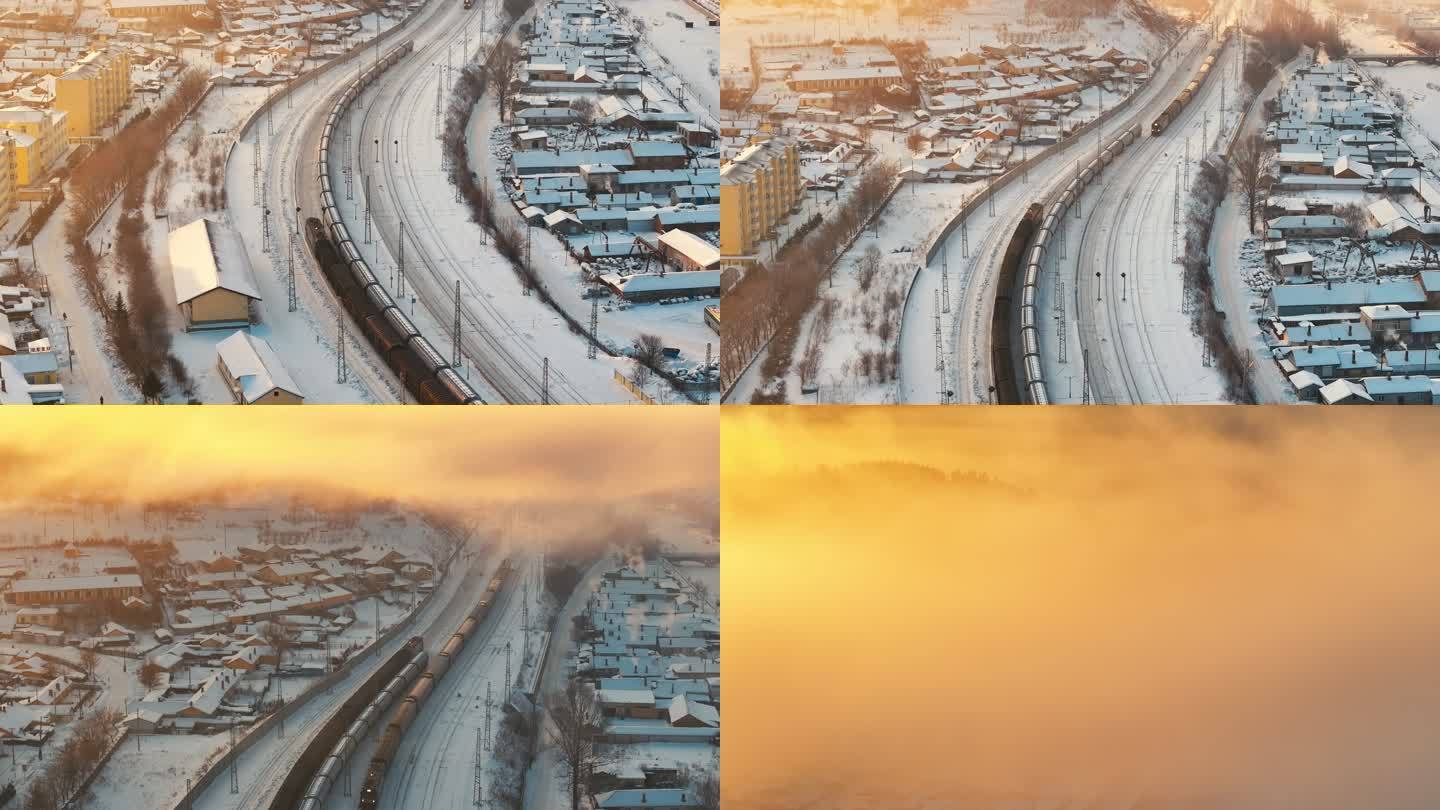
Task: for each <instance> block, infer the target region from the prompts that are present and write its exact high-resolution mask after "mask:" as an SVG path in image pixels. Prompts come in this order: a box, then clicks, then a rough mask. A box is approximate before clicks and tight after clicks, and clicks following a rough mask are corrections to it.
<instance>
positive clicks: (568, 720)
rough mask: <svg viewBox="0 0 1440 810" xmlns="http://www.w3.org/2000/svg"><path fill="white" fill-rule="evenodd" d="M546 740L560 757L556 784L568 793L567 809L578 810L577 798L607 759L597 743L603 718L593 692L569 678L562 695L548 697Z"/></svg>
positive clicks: (603, 750)
mask: <svg viewBox="0 0 1440 810" xmlns="http://www.w3.org/2000/svg"><path fill="white" fill-rule="evenodd" d="M550 721H551V723H552V728H551V729H550V730H549V735H548V736H549V741H550V745H551V747H552V748H554V750H555V752H556V754H557V755H558V756H559V757H560V774H559V778H560V783H561V786H562V787H564V788H565V790H566V791H567V792H569V794H570V810H580V798H581V796H582V795H584V793H585V791H586V790H587V789H588V788H589V785H590V779H591V777H593V776H594V775H595V770H596V769H597V768H598V767H600V766H602V765H604V764H605V763H606V762H608V761H609V760H610V754H609V752H608V751H607V750H606V748H605V746H604V745H602V744H601V743H600V731H601V729H602V727H603V723H604V715H603V714H602V713H601V710H600V703H599V701H597V700H596V699H595V692H594V690H593V689H592V688H590V687H589V686H586V685H584V684H582V683H581V682H580V681H579V680H578V679H571V681H570V683H569V684H568V685H566V687H565V690H564V691H563V692H557V693H555V694H553V695H551V696H550Z"/></svg>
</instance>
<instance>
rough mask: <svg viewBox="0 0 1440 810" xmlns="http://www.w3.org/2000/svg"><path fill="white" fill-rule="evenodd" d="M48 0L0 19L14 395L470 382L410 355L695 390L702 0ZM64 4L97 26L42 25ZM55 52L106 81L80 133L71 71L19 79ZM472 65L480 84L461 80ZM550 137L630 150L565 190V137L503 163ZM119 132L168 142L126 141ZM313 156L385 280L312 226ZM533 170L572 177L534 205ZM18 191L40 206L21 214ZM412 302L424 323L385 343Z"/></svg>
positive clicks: (714, 210)
mask: <svg viewBox="0 0 1440 810" xmlns="http://www.w3.org/2000/svg"><path fill="white" fill-rule="evenodd" d="M53 5H54V8H38V9H36V10H34V11H20V12H13V13H11V16H10V17H7V18H6V21H5V22H4V23H0V25H4V24H9V23H14V25H15V27H14V30H13V31H11V29H10V28H6V31H7V32H11V33H13V39H14V41H16V42H19V43H22V44H20V45H19V46H18V47H12V48H10V49H9V51H8V53H4V55H3V56H0V58H3V60H4V66H5V67H6V68H7V69H8V70H12V71H17V73H15V74H12V78H9V79H7V82H6V84H5V86H4V88H0V96H3V98H4V103H5V104H11V105H14V106H11V107H6V108H3V109H4V112H3V113H0V129H4V130H8V131H11V132H12V133H19V132H20V130H19V129H17V128H25V129H24V133H20V135H18V136H16V137H23V138H26V139H33V141H32V140H25V141H23V143H24V144H30V143H32V142H33V143H36V144H40V143H43V144H44V148H43V151H41V152H39V156H38V157H36V158H35V159H34V160H33V161H32V160H31V159H30V158H29V157H25V160H26V161H27V162H26V163H25V164H24V165H23V166H22V168H23V169H24V172H25V175H24V177H23V179H24V182H26V183H29V185H27V186H26V187H25V188H24V189H19V190H17V189H13V188H9V187H6V188H0V240H3V241H5V242H7V243H8V244H10V245H11V246H16V245H18V246H19V247H20V248H21V250H18V251H11V252H7V253H4V254H3V255H0V301H3V305H4V308H5V311H6V314H7V318H6V323H5V324H4V325H3V328H0V357H4V359H0V373H3V374H4V375H5V377H6V379H7V384H6V385H5V386H4V391H3V394H0V401H3V402H5V403H6V404H30V403H51V402H76V403H85V402H102V401H103V402H108V403H124V402H140V401H145V402H176V403H183V402H192V403H226V402H235V403H239V404H257V403H281V402H284V403H300V402H311V403H388V402H400V401H421V402H449V401H457V400H456V399H455V398H454V397H452V396H450V395H449V394H445V395H437V391H439V390H440V388H443V387H444V386H443V385H440V386H439V387H437V385H434V384H432V385H429V386H426V385H422V381H421V380H417V379H415V378H416V376H417V375H416V374H415V373H413V372H414V362H415V361H414V357H415V356H418V357H419V359H420V362H422V363H423V364H424V365H426V367H427V371H426V372H425V374H424V376H425V377H426V378H427V379H428V380H430V381H432V383H433V381H435V380H437V379H438V380H441V381H442V383H443V382H453V381H457V380H458V381H460V382H459V385H458V386H455V385H452V386H450V388H451V389H455V388H457V387H467V386H468V390H470V391H472V392H473V395H468V396H462V397H461V398H460V400H458V401H465V400H467V399H468V400H473V401H483V402H487V403H565V402H574V403H586V402H621V403H635V402H672V401H673V402H705V401H707V400H708V399H709V398H710V394H711V392H712V391H713V390H714V389H715V388H716V382H715V381H716V378H717V368H718V361H717V360H716V359H715V358H717V357H718V344H719V335H718V328H719V315H718V311H719V310H718V283H715V279H717V278H718V271H717V270H716V268H715V267H714V264H715V261H714V253H715V250H716V248H715V242H716V241H717V237H716V236H715V234H716V233H717V232H718V229H719V213H718V205H717V203H716V202H715V200H716V198H717V196H718V195H717V194H716V193H715V186H716V184H717V183H718V176H717V175H716V170H717V169H718V161H717V160H716V158H715V155H716V152H715V150H714V140H715V138H716V137H717V133H716V128H717V105H718V92H717V90H716V82H715V75H716V72H717V63H718V56H717V55H718V52H719V28H718V7H715V6H714V5H713V4H709V3H706V2H686V1H685V0H663V1H660V2H622V3H616V4H613V5H600V6H594V7H586V8H584V9H580V7H579V6H576V5H575V4H567V3H565V2H563V0H555V1H554V2H524V1H523V0H508V1H505V0H488V1H487V2H459V0H456V2H449V1H448V0H428V2H414V1H413V0H385V1H384V2H379V3H366V4H361V5H356V4H347V3H343V2H337V3H312V4H304V5H298V6H288V5H287V6H284V7H282V8H279V9H271V8H268V7H267V6H268V4H261V3H252V2H245V1H243V0H228V1H227V2H223V3H220V4H219V6H218V8H217V9H207V4H206V3H203V2H194V3H191V2H181V3H174V4H165V9H166V10H165V11H163V12H156V13H155V14H153V15H151V16H148V17H147V16H144V15H139V14H129V13H127V12H126V11H124V10H122V9H120V8H117V9H114V10H111V11H109V12H106V11H93V10H88V9H87V10H86V11H85V12H84V13H83V14H81V15H80V16H79V17H78V18H77V19H76V20H70V21H67V19H66V18H65V16H64V10H63V8H64V4H63V3H59V4H53ZM132 6H134V7H135V8H137V9H141V10H143V7H142V6H135V4H133V3H127V4H124V9H130V8H131V7H132ZM577 10H583V11H584V14H578V15H577V14H576V13H574V12H576V11H577ZM68 25H76V26H78V28H77V29H73V30H78V31H80V32H82V33H83V32H85V31H91V30H94V31H98V32H100V33H102V34H104V35H105V36H106V37H107V39H106V40H105V42H106V43H108V44H106V45H105V46H104V47H100V46H86V45H85V44H84V43H85V41H84V39H83V37H68V38H67V37H66V36H63V35H61V34H50V33H47V31H48V30H49V27H51V26H58V28H56V30H57V31H61V30H72V29H69V28H66V26H68ZM37 32H38V33H37ZM7 41H10V40H7ZM402 46H404V47H406V48H411V49H413V50H412V51H410V52H408V53H407V56H406V58H405V59H396V60H395V64H394V66H393V67H392V68H391V69H387V70H385V71H384V72H383V74H382V75H380V76H379V77H377V78H376V79H375V81H374V82H373V83H372V84H370V86H369V87H367V89H366V92H365V93H364V94H362V96H361V97H360V99H358V100H357V102H356V103H353V104H345V105H340V106H342V107H343V109H342V115H341V117H340V125H339V126H337V127H335V131H334V132H333V138H334V141H335V142H334V143H333V144H331V147H332V148H331V149H330V150H329V152H328V154H329V157H330V159H329V161H328V163H327V165H325V166H324V167H323V168H322V167H320V165H319V162H318V161H317V159H316V156H317V155H319V154H320V144H321V138H322V132H323V129H324V127H325V123H326V120H327V116H328V115H329V113H330V112H331V111H332V110H335V109H336V108H337V102H338V101H339V100H340V99H341V98H342V97H343V94H344V92H345V90H346V88H347V87H348V85H349V84H350V83H351V82H353V81H354V80H355V78H356V77H357V76H360V75H361V74H362V73H363V72H364V69H365V68H367V67H368V66H369V65H371V64H373V63H374V62H375V61H376V60H378V59H380V58H381V57H382V56H384V55H386V54H389V53H392V52H394V51H395V49H396V48H400V47H402ZM595 46H603V48H602V49H601V50H596V48H595ZM602 51H603V52H602ZM597 54H598V55H597ZM622 54H623V56H622ZM545 60H549V61H548V62H547V61H545ZM538 65H549V66H550V67H556V66H557V65H558V67H556V69H557V70H559V71H560V73H563V74H565V75H564V76H563V77H556V76H552V75H550V73H548V72H545V71H543V70H537V66H538ZM56 72H60V73H64V76H65V78H66V80H67V81H68V80H69V77H70V75H71V74H72V73H73V74H74V75H75V76H76V77H77V81H79V80H80V79H84V80H86V81H90V80H91V79H89V78H88V77H91V76H92V75H93V76H94V77H95V79H94V81H104V82H109V83H111V85H113V87H112V86H111V85H107V86H106V92H107V93H112V95H113V97H114V98H116V99H117V100H118V101H117V104H116V108H115V109H114V110H109V109H108V108H107V109H105V110H103V111H102V113H103V114H104V115H106V116H108V117H106V118H105V119H104V120H103V121H102V120H99V119H97V120H95V121H93V122H92V121H90V120H89V119H88V118H86V119H85V120H84V126H86V127H93V128H94V129H95V134H94V135H90V134H88V132H87V133H85V135H84V137H76V132H77V129H78V127H79V126H80V125H79V124H77V123H76V122H75V120H74V119H73V118H72V119H70V124H69V134H70V139H69V140H70V144H69V145H70V148H69V149H68V151H67V150H66V149H64V148H63V147H65V145H66V143H65V142H66V139H65V137H64V133H65V129H66V127H67V124H66V121H67V118H66V114H67V111H68V110H69V109H70V108H69V107H67V105H69V104H72V103H73V102H70V101H68V100H67V99H69V98H70V96H69V95H67V93H69V92H70V91H69V90H68V88H69V87H71V86H72V85H71V84H63V86H61V92H58V93H57V91H56V90H55V89H54V88H55V87H56V86H57V85H54V84H53V83H46V82H44V81H35V80H37V79H42V78H44V76H45V75H46V74H50V75H54V74H55V73H56ZM577 75H578V77H579V78H578V80H575V79H576V76H577ZM557 78H558V79H563V80H559V81H552V79H557ZM467 82H468V83H478V84H479V85H480V86H481V89H480V91H479V92H478V93H474V94H473V95H469V96H465V97H463V98H461V96H462V95H463V94H462V92H461V89H460V87H461V85H465V84H466V83H467ZM547 85H548V86H547ZM87 92H88V91H87ZM142 94H146V95H148V96H150V98H142ZM110 97H111V96H107V97H106V99H107V103H108V99H109V98H110ZM132 97H133V100H131V99H132ZM44 105H51V106H52V107H53V109H49V108H46V107H45V106H44ZM37 108H39V109H37ZM602 108H603V111H602ZM527 111H528V112H530V113H531V115H529V116H528V117H527V116H525V115H523V113H526V112H527ZM536 111H545V113H544V114H537V113H536ZM581 112H585V113H586V117H584V119H583V120H581V116H580V115H579V113H581ZM502 113H503V114H502ZM88 114H89V113H88V112H87V113H86V115H88ZM77 116H78V114H77ZM128 121H135V122H139V123H138V124H137V125H133V126H129V127H126V126H123V125H124V124H125V123H126V122H128ZM32 130H33V133H32ZM581 130H584V131H583V133H582V131H581ZM447 131H448V133H449V136H448V138H447V137H445V136H446V134H447ZM541 140H543V141H544V148H541V149H538V150H535V152H534V153H532V154H530V157H531V158H533V157H536V156H537V155H543V154H547V153H548V152H549V150H550V149H551V148H552V147H553V148H554V149H555V150H557V151H558V150H559V149H560V148H561V146H562V145H563V146H565V147H568V148H571V149H572V150H574V152H575V153H579V152H581V151H584V150H587V149H588V150H590V151H594V152H597V153H607V152H609V151H614V149H613V147H620V149H621V151H622V152H623V153H624V154H623V155H617V156H614V157H613V159H611V160H609V162H608V163H606V165H605V166H603V167H599V166H597V167H596V168H599V169H604V170H605V171H596V172H594V173H593V176H592V173H587V175H586V178H585V179H584V180H581V185H582V186H583V188H581V189H579V190H578V191H577V190H576V189H574V188H572V187H571V186H572V185H573V181H574V180H576V179H579V178H580V174H579V173H578V171H579V169H578V167H579V164H578V163H577V164H574V165H571V164H566V165H564V166H554V167H549V168H548V169H544V170H543V171H541V170H532V169H531V168H520V167H517V166H516V165H515V163H514V161H513V160H512V152H527V151H529V150H530V149H531V148H533V147H536V146H540V145H541V144H540V141H541ZM582 141H583V142H584V143H582ZM52 143H54V144H57V145H56V146H55V147H54V148H52V146H51V144H52ZM632 143H633V148H632ZM456 144H458V148H456V147H455V146H454V145H456ZM677 150H678V151H677ZM132 152H138V153H143V154H146V155H147V156H148V155H153V158H152V157H147V158H146V159H145V160H144V161H142V162H140V163H139V164H137V165H136V166H135V167H127V166H125V160H124V157H123V156H124V155H125V154H128V153H132ZM380 153H383V158H384V159H383V160H382V159H379V158H380V157H381V156H382V155H381V154H380ZM457 153H458V154H462V155H464V159H465V160H466V161H467V162H468V166H469V171H466V172H463V173H461V175H460V176H461V177H465V178H467V180H468V181H469V182H471V183H472V185H478V189H479V190H478V191H476V193H473V194H471V195H469V196H468V197H466V196H465V195H462V194H461V193H460V192H459V191H458V190H457V181H456V179H455V172H453V171H451V164H452V163H458V162H459V161H457V160H456V154H457ZM26 154H27V155H29V154H31V153H26ZM521 162H523V159H522V161H521ZM585 165H586V166H589V165H590V164H589V163H588V162H585ZM622 169H623V170H624V173H625V175H626V176H624V177H619V176H613V175H611V174H607V173H605V172H606V171H612V172H618V171H619V170H622ZM66 170H74V172H73V174H71V175H69V176H66V175H65V171H66ZM322 174H323V176H324V177H325V178H326V179H327V180H328V182H329V183H330V185H331V188H332V189H333V190H334V191H335V194H334V195H333V203H334V204H335V210H336V211H337V213H338V218H339V219H341V220H342V221H343V222H344V223H345V225H346V226H347V228H348V229H349V231H350V232H351V233H353V234H355V235H356V239H355V240H354V244H355V245H356V246H357V247H358V248H359V250H358V256H357V258H359V257H363V260H364V261H365V262H366V263H367V265H368V266H367V267H366V269H365V274H366V275H368V276H373V279H374V280H375V281H376V282H378V283H376V284H373V285H372V286H374V290H373V292H374V293H376V295H375V296H372V297H375V298H376V300H378V301H381V302H382V303H385V302H390V303H386V304H385V306H373V305H370V306H356V305H354V302H353V301H352V299H351V298H350V297H347V291H346V290H344V289H338V288H337V287H336V286H335V284H334V283H333V279H331V278H330V273H329V270H330V267H329V265H330V264H332V262H331V260H330V259H329V258H328V257H327V256H326V255H325V254H323V252H320V253H317V251H316V250H315V249H314V247H313V246H314V244H315V240H314V238H313V233H312V229H310V228H308V227H307V224H308V223H309V222H310V221H311V220H312V219H313V220H319V219H320V216H319V214H320V212H321V210H322V208H321V188H320V185H321V178H322ZM522 178H523V179H522ZM46 180H48V181H49V183H48V185H47V184H45V182H44V181H46ZM567 182H569V183H570V184H569V185H567ZM526 183H529V184H531V185H532V186H534V188H531V189H529V190H528V191H529V193H530V194H535V193H540V192H542V191H543V193H544V194H551V192H555V191H557V189H560V188H561V186H563V187H564V188H563V190H564V191H565V192H567V193H565V194H564V195H563V197H564V199H557V200H554V201H539V203H540V204H539V205H538V206H536V205H532V204H531V203H532V202H533V201H532V200H528V199H527V198H526V196H527V189H526ZM541 184H546V187H545V188H544V189H543V190H542V189H540V187H539V186H540V185H541ZM0 185H3V183H0ZM92 186H93V187H94V188H92ZM551 186H553V187H554V188H551ZM62 188H63V189H64V190H65V191H66V192H67V193H66V195H65V196H63V197H62V196H61V195H60V194H59V191H60V190H61V189H62ZM12 192H13V193H12ZM342 192H343V193H342ZM568 192H574V193H568ZM551 196H556V197H557V198H558V197H560V196H562V195H560V194H558V193H556V194H551ZM16 198H18V199H20V200H22V201H25V200H28V201H29V202H30V206H29V208H28V209H26V210H24V211H19V212H14V214H13V215H11V212H12V210H13V209H14V207H15V199H16ZM481 206H483V207H485V208H487V209H492V210H491V211H489V212H487V215H486V217H485V218H484V219H485V220H486V222H485V225H484V226H483V227H482V225H481V224H480V222H479V220H480V219H481V218H480V217H478V216H477V210H478V208H479V207H481ZM535 211H539V212H541V216H539V217H536V216H533V215H532V214H533V212H535ZM560 212H564V213H560ZM616 212H619V214H620V215H619V216H614V214H615V213H616ZM22 213H23V214H27V215H28V216H22V215H21V214H22ZM551 214H554V215H556V216H555V217H553V218H551V219H545V218H546V216H548V215H551ZM542 220H545V221H542ZM26 247H30V248H31V249H29V250H26V249H24V248H26ZM342 247H344V246H342ZM321 262H324V263H325V264H326V266H324V267H322V266H321V264H320V263H321ZM367 292H368V291H367V290H366V289H365V288H364V286H362V287H361V288H360V297H362V298H363V297H364V296H365V294H366V293H367ZM387 307H388V308H389V309H390V310H392V312H391V313H390V314H391V316H392V317H389V319H388V320H389V323H388V325H386V324H384V322H385V321H386V320H387V317H386V316H387V313H386V308H387ZM372 308H373V311H372ZM371 316H375V317H371ZM457 322H458V326H457ZM12 324H13V325H12ZM416 333H418V334H419V335H420V336H422V337H423V339H424V341H425V343H426V344H427V345H426V346H424V347H420V346H418V345H417V346H415V347H413V349H414V353H413V355H411V356H410V362H399V361H397V359H396V354H397V353H396V351H395V348H394V347H395V346H396V344H397V343H398V344H400V345H401V352H402V353H404V352H409V351H410V350H411V348H412V347H407V346H406V345H405V344H408V343H410V342H412V337H411V336H412V335H414V334H416ZM447 375H448V378H447ZM451 393H453V391H452V392H451Z"/></svg>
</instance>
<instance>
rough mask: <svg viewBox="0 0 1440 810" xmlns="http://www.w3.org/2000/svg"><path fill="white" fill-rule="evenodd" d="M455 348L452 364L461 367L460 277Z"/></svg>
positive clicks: (456, 286)
mask: <svg viewBox="0 0 1440 810" xmlns="http://www.w3.org/2000/svg"><path fill="white" fill-rule="evenodd" d="M452 329H453V330H454V332H453V334H454V335H455V348H454V349H453V350H452V351H451V353H450V365H452V366H455V367H456V368H459V367H460V279H458V278H457V279H455V325H454V326H453V327H452Z"/></svg>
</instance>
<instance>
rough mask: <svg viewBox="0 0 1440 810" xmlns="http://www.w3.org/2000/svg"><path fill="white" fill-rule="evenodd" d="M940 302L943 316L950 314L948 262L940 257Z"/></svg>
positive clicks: (942, 256) (943, 257)
mask: <svg viewBox="0 0 1440 810" xmlns="http://www.w3.org/2000/svg"><path fill="white" fill-rule="evenodd" d="M940 300H941V303H942V306H943V307H944V309H943V310H942V311H943V312H944V313H945V314H947V315H948V314H949V313H950V261H949V260H948V259H946V258H945V256H944V255H941V257H940Z"/></svg>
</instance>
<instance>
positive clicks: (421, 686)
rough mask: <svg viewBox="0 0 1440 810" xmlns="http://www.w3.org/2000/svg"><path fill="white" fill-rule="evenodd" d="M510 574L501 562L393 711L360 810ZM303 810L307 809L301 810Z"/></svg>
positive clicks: (370, 803) (373, 796)
mask: <svg viewBox="0 0 1440 810" xmlns="http://www.w3.org/2000/svg"><path fill="white" fill-rule="evenodd" d="M509 573H510V561H509V560H506V561H504V562H502V563H500V569H499V570H498V571H496V572H495V576H493V577H491V578H490V584H489V585H487V586H486V587H485V593H484V594H483V595H482V596H481V597H480V603H479V604H478V605H476V606H475V609H474V610H472V611H470V615H468V616H466V617H465V621H463V622H461V623H460V628H459V629H458V630H456V631H455V633H454V634H453V635H452V636H450V638H449V640H447V641H446V642H445V646H443V647H441V648H440V652H438V653H436V654H435V656H434V657H433V658H431V659H430V661H429V663H428V664H427V665H426V666H425V671H424V672H423V673H421V674H420V676H419V678H417V679H416V680H415V682H414V684H413V685H411V686H410V692H409V694H407V695H406V696H405V699H404V700H402V701H401V702H400V709H399V710H398V711H396V712H395V716H394V718H392V719H391V720H390V724H389V725H387V726H386V727H385V733H384V734H383V735H382V736H381V737H380V744H379V745H378V746H377V747H376V748H375V755H374V756H373V757H371V759H370V766H369V767H368V768H367V769H366V770H365V784H364V785H363V786H361V788H360V810H375V808H376V807H377V806H378V805H379V803H380V791H381V789H382V788H383V787H384V786H385V772H386V771H387V770H388V769H389V765H390V762H391V761H392V760H393V759H394V757H395V752H396V751H397V750H399V748H400V740H401V739H402V738H403V737H404V735H405V730H406V729H407V728H409V727H410V724H411V723H412V722H414V721H415V716H416V715H417V714H419V712H420V705H421V704H422V703H424V702H425V699H426V698H428V697H429V696H430V693H431V692H433V691H435V687H436V686H437V685H438V684H439V683H440V680H441V679H442V678H444V677H445V673H446V672H448V671H449V670H450V666H451V664H453V663H454V662H455V660H456V658H458V657H459V655H460V652H461V650H463V649H464V648H465V644H466V642H468V641H469V640H470V638H471V637H473V636H474V635H475V631H476V629H477V628H478V627H479V626H480V625H481V624H482V623H483V622H484V621H485V617H486V616H487V615H488V614H489V613H490V606H491V605H492V604H493V603H494V602H495V598H496V596H497V595H498V594H499V593H500V588H501V587H502V586H503V585H504V584H505V578H506V577H507V576H508V575H509ZM302 810H309V809H308V808H302Z"/></svg>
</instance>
